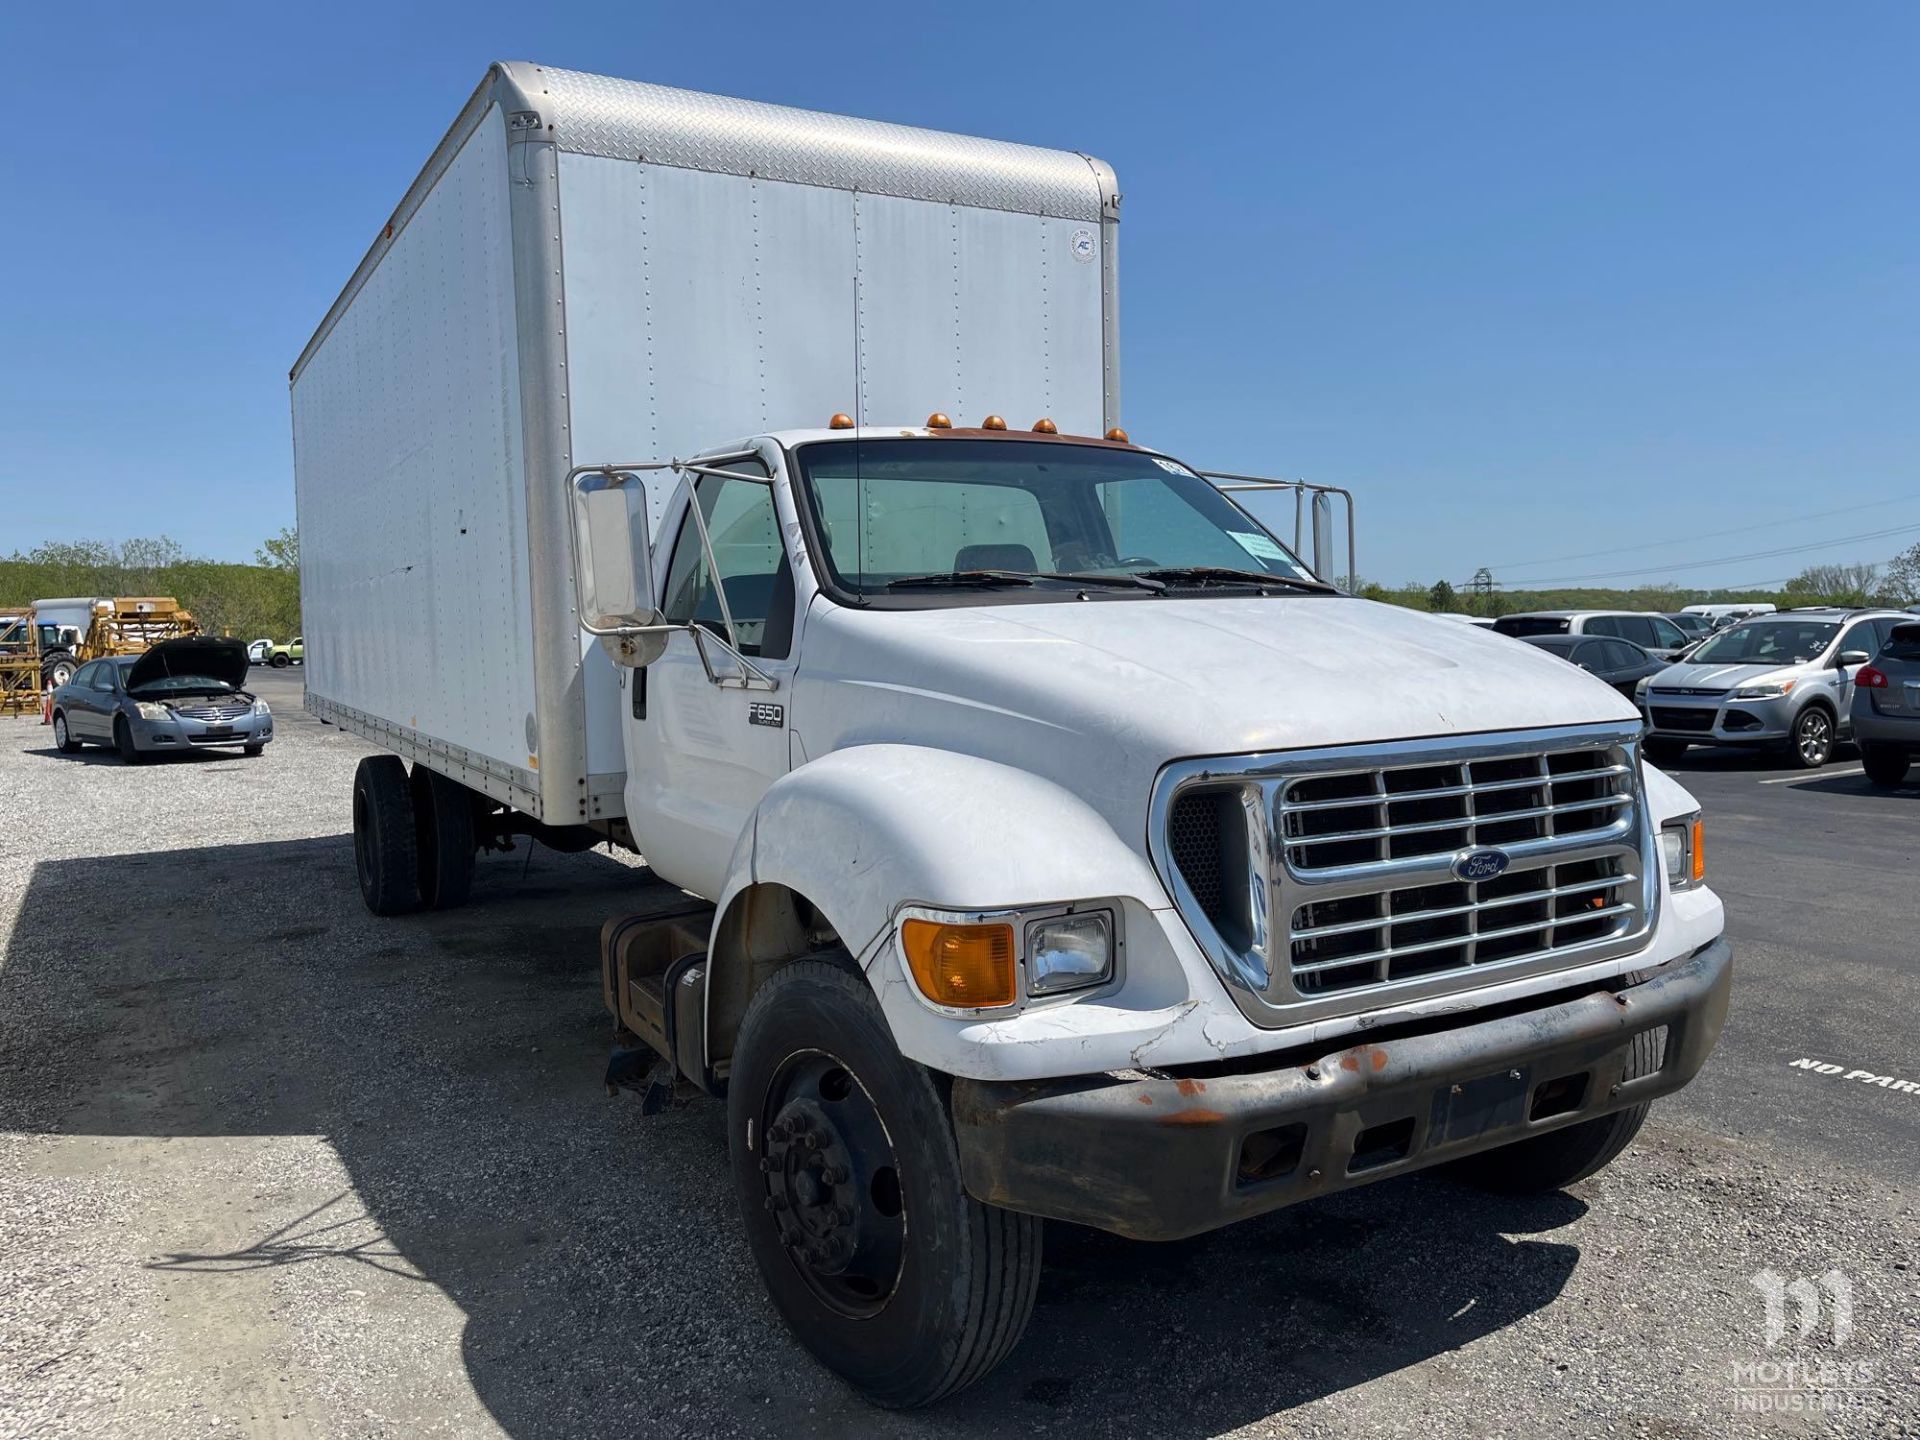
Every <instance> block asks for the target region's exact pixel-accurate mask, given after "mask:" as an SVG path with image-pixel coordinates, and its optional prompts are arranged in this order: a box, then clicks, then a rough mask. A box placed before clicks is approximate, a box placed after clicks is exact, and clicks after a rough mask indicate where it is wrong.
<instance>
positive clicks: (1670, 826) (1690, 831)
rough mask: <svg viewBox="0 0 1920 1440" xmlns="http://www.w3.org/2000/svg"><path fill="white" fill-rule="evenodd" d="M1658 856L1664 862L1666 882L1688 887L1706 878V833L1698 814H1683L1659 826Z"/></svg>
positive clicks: (1675, 887)
mask: <svg viewBox="0 0 1920 1440" xmlns="http://www.w3.org/2000/svg"><path fill="white" fill-rule="evenodd" d="M1660 857H1661V859H1662V860H1664V861H1665V862H1666V866H1667V884H1668V886H1669V887H1670V888H1671V889H1674V890H1691V889H1692V888H1693V887H1694V886H1696V885H1698V884H1700V883H1701V882H1702V881H1703V880H1705V879H1706V878H1707V834H1706V825H1705V822H1703V821H1702V820H1701V818H1700V817H1699V816H1698V815H1684V816H1682V817H1681V818H1680V819H1678V820H1669V821H1668V822H1667V823H1666V824H1665V825H1662V826H1661V827H1660Z"/></svg>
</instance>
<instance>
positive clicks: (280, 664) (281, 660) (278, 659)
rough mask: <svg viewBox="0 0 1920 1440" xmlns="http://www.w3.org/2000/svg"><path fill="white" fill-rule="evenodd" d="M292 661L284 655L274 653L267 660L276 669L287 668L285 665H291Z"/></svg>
mask: <svg viewBox="0 0 1920 1440" xmlns="http://www.w3.org/2000/svg"><path fill="white" fill-rule="evenodd" d="M292 663H293V661H292V660H291V659H289V658H288V657H287V656H285V655H275V656H273V657H272V658H271V659H269V660H268V661H267V664H269V665H271V666H272V667H273V668H274V669H276V670H284V669H286V668H287V666H289V665H291V664H292Z"/></svg>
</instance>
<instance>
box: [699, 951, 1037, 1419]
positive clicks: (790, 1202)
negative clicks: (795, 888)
mask: <svg viewBox="0 0 1920 1440" xmlns="http://www.w3.org/2000/svg"><path fill="white" fill-rule="evenodd" d="M727 1121H728V1131H729V1138H728V1145H729V1149H730V1151H731V1154H732V1161H733V1175H734V1186H735V1189H736V1191H737V1192H738V1196H739V1200H740V1213H741V1219H742V1221H743V1223H744V1224H745V1226H746V1231H747V1240H748V1244H749V1246H750V1247H751V1249H752V1251H753V1257H754V1261H755V1263H756V1264H758V1266H759V1267H760V1275H761V1278H762V1279H763V1280H764V1281H765V1282H766V1286H767V1291H768V1293H769V1295H771V1297H772V1299H773V1303H774V1307H775V1308H776V1309H777V1310H779V1312H780V1314H781V1316H782V1317H783V1318H784V1319H785V1320H786V1322H787V1324H788V1326H789V1327H790V1328H791V1329H792V1331H793V1334H794V1338H795V1339H797V1340H799V1341H800V1343H801V1344H802V1345H804V1346H806V1348H807V1349H808V1350H810V1351H811V1352H812V1353H813V1355H814V1357H815V1358H816V1359H818V1360H819V1361H820V1362H821V1363H822V1364H823V1365H825V1366H826V1367H827V1368H828V1369H830V1370H832V1371H833V1372H834V1373H836V1374H838V1375H839V1376H841V1377H842V1378H843V1379H845V1380H847V1381H848V1382H849V1383H850V1384H852V1385H854V1386H855V1387H857V1388H858V1389H860V1390H861V1391H863V1392H864V1393H865V1394H866V1395H867V1396H868V1397H869V1398H870V1399H872V1400H874V1401H875V1402H877V1403H879V1404H881V1405H886V1406H891V1407H895V1408H900V1409H906V1408H910V1407H914V1406H919V1405H927V1404H931V1403H932V1402H934V1401H936V1400H939V1399H942V1398H944V1397H945V1396H947V1395H950V1394H952V1393H953V1392H954V1391H956V1390H959V1389H960V1388H962V1387H963V1386H966V1385H970V1384H972V1383H973V1382H974V1381H976V1380H978V1379H980V1378H981V1377H982V1376H983V1375H985V1374H987V1373H988V1372H989V1371H991V1370H992V1369H993V1368H994V1367H995V1366H996V1365H998V1364H999V1363H1000V1362H1001V1361H1002V1360H1004V1359H1005V1358H1006V1357H1007V1355H1008V1353H1009V1352H1010V1351H1011V1350H1012V1349H1013V1346H1014V1344H1015V1342H1016V1341H1017V1340H1018V1339H1019V1338H1020V1334H1021V1332H1022V1331H1023V1330H1024V1329H1025V1328H1026V1324H1027V1319H1028V1317H1029V1316H1030V1315H1031V1314H1032V1313H1033V1298H1034V1293H1035V1290H1036V1288H1037V1286H1038V1284H1039V1278H1040V1237H1041V1222H1040V1221H1039V1220H1038V1219H1036V1218H1034V1217H1033V1216H1031V1215H1019V1214H1015V1213H1014V1212H1013V1211H1010V1210H1001V1209H997V1208H995V1207H993V1206H990V1205H982V1204H981V1203H980V1202H979V1201H977V1200H974V1199H972V1198H971V1197H970V1196H968V1195H967V1194H966V1192H965V1191H964V1190H963V1189H962V1188H961V1183H960V1160H959V1154H958V1152H957V1150H956V1148H955V1145H954V1139H953V1127H952V1124H951V1122H950V1121H949V1119H948V1116H947V1108H946V1103H945V1100H944V1099H943V1097H942V1091H941V1088H940V1086H939V1084H938V1080H937V1077H936V1076H934V1075H933V1074H932V1073H931V1072H929V1071H928V1070H926V1069H924V1068H923V1067H921V1066H919V1065H916V1064H914V1063H913V1062H912V1061H910V1060H908V1059H906V1058H905V1057H904V1056H903V1055H901V1054H900V1052H899V1050H898V1048H896V1047H895V1045H894V1043H893V1035H892V1032H891V1031H890V1030H889V1029H888V1026H887V1022H886V1017H885V1016H884V1014H883V1013H882V1012H881V1009H880V1004H879V1001H878V1000H876V999H875V998H874V995H873V991H872V990H871V989H869V988H868V986H867V983H866V981H865V980H864V979H863V978H862V977H861V976H859V975H858V974H856V973H853V972H852V971H851V970H849V969H848V968H847V967H846V966H845V965H844V964H836V963H833V962H831V961H828V960H799V961H795V962H793V963H791V964H789V965H787V966H785V967H784V968H782V969H781V970H779V971H777V972H775V974H774V975H773V976H772V978H771V979H769V980H768V981H767V982H766V983H765V984H764V985H762V986H761V987H760V990H759V993H758V994H756V995H755V996H754V997H753V1003H752V1004H751V1005H749V1006H748V1007H747V1014H746V1018H745V1019H744V1020H743V1021H742V1023H741V1027H740V1037H739V1040H738V1041H737V1043H736V1044H735V1047H734V1054H733V1072H732V1075H731V1077H730V1079H729V1081H728V1084H727Z"/></svg>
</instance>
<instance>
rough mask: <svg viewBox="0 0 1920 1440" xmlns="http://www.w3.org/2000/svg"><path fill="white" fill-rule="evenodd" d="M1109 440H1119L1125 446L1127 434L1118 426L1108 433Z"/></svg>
mask: <svg viewBox="0 0 1920 1440" xmlns="http://www.w3.org/2000/svg"><path fill="white" fill-rule="evenodd" d="M1107 439H1109V440H1118V441H1119V442H1120V443H1121V444H1122V445H1125V444H1126V443H1127V432H1126V431H1124V430H1122V429H1121V428H1120V427H1119V426H1118V425H1116V426H1114V427H1113V428H1112V429H1111V430H1109V431H1107Z"/></svg>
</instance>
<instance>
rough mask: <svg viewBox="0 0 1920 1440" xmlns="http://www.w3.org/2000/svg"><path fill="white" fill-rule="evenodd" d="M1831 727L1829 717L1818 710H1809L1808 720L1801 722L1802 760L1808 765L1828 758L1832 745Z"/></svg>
mask: <svg viewBox="0 0 1920 1440" xmlns="http://www.w3.org/2000/svg"><path fill="white" fill-rule="evenodd" d="M1829 729H1830V727H1829V726H1828V724H1827V717H1826V716H1825V715H1823V714H1821V713H1820V712H1819V711H1818V710H1809V711H1808V712H1807V715H1806V718H1805V719H1803V720H1802V721H1801V722H1800V758H1801V759H1802V760H1805V761H1806V762H1807V763H1808V764H1812V763H1814V762H1815V761H1818V760H1824V759H1826V758H1827V747H1828V745H1829V744H1831V743H1832V742H1831V738H1830V736H1829V735H1828V730H1829Z"/></svg>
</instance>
